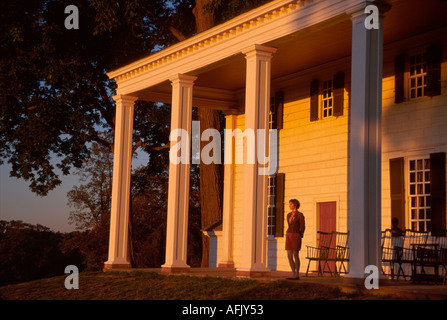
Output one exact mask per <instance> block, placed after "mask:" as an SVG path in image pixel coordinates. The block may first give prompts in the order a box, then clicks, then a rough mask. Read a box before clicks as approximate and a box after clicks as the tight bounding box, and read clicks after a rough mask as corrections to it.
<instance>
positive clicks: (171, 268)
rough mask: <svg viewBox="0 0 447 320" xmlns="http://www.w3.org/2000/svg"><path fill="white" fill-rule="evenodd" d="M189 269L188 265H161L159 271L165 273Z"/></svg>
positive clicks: (187, 270)
mask: <svg viewBox="0 0 447 320" xmlns="http://www.w3.org/2000/svg"><path fill="white" fill-rule="evenodd" d="M190 271H191V267H190V266H178V267H177V266H161V272H162V273H167V274H179V273H189V272H190Z"/></svg>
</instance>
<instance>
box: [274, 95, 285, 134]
mask: <svg viewBox="0 0 447 320" xmlns="http://www.w3.org/2000/svg"><path fill="white" fill-rule="evenodd" d="M275 113H276V117H275V118H276V119H275V120H276V129H277V130H280V129H282V128H283V117H284V116H283V115H284V92H282V91H278V92H276V93H275ZM275 120H274V121H275Z"/></svg>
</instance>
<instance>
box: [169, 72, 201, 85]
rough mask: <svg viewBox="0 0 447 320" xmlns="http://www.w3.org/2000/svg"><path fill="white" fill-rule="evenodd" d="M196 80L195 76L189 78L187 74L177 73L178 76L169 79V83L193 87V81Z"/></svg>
mask: <svg viewBox="0 0 447 320" xmlns="http://www.w3.org/2000/svg"><path fill="white" fill-rule="evenodd" d="M196 79H197V77H196V76H190V75H187V74H181V73H178V74H176V75H174V76H172V77H170V78H169V81H171V83H172V84H177V83H181V84H187V85H188V84H189V85H193V84H194V81H195V80H196Z"/></svg>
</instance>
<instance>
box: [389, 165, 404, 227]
mask: <svg viewBox="0 0 447 320" xmlns="http://www.w3.org/2000/svg"><path fill="white" fill-rule="evenodd" d="M390 192H391V220H392V219H393V218H397V219H398V220H399V225H398V227H399V228H401V229H404V228H405V181H404V158H395V159H390Z"/></svg>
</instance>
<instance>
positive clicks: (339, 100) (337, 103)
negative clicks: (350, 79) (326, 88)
mask: <svg viewBox="0 0 447 320" xmlns="http://www.w3.org/2000/svg"><path fill="white" fill-rule="evenodd" d="M344 91H345V74H344V73H343V72H339V73H337V74H336V75H334V116H335V117H339V116H342V115H343V102H344Z"/></svg>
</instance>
